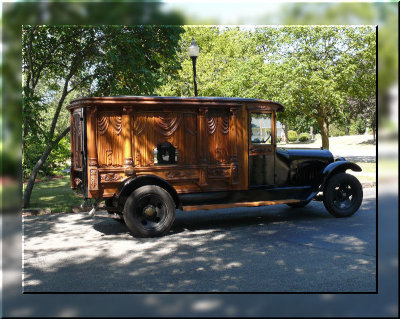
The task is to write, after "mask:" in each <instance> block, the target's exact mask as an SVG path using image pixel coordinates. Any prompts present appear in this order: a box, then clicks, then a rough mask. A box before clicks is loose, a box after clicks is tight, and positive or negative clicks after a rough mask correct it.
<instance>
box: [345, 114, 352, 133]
mask: <svg viewBox="0 0 400 319" xmlns="http://www.w3.org/2000/svg"><path fill="white" fill-rule="evenodd" d="M350 124H351V123H350V117H348V118H347V119H346V135H350Z"/></svg>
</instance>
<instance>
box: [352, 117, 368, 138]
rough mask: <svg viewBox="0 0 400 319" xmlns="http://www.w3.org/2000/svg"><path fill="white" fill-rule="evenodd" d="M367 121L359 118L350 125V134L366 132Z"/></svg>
mask: <svg viewBox="0 0 400 319" xmlns="http://www.w3.org/2000/svg"><path fill="white" fill-rule="evenodd" d="M365 127H366V123H365V120H362V119H357V120H355V121H354V122H353V123H352V124H351V126H350V134H351V135H354V134H364V132H365Z"/></svg>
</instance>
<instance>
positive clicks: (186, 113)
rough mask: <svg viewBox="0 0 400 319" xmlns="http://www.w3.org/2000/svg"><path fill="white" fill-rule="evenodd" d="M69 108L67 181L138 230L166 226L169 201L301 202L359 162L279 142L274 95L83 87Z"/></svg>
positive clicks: (171, 212)
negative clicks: (109, 91)
mask: <svg viewBox="0 0 400 319" xmlns="http://www.w3.org/2000/svg"><path fill="white" fill-rule="evenodd" d="M67 108H68V109H69V111H70V112H71V188H72V189H74V190H76V191H77V192H79V193H80V194H81V195H82V196H83V197H84V198H85V199H89V198H94V199H97V200H98V201H99V200H102V199H105V203H106V208H107V210H108V211H109V212H115V213H117V214H120V215H121V216H123V218H124V219H125V221H126V223H127V225H128V227H129V228H130V229H131V231H132V232H133V233H135V234H136V235H139V236H158V235H162V234H164V233H165V232H166V231H168V229H169V228H170V227H171V225H172V223H173V219H174V216H175V209H176V208H179V209H183V210H200V209H212V208H226V207H235V206H261V205H270V204H283V203H286V204H290V205H291V206H304V205H305V204H307V203H308V202H309V201H310V200H311V199H313V198H315V196H316V195H317V194H318V193H319V192H320V191H321V190H322V189H323V187H324V185H325V184H326V183H327V181H328V180H329V179H330V178H331V177H332V176H333V175H337V174H338V173H344V172H345V170H346V169H349V168H350V169H353V170H357V171H360V170H361V169H360V168H359V167H358V166H357V165H356V164H353V163H349V162H347V161H345V160H344V159H340V160H339V161H334V159H333V156H332V154H331V153H330V152H329V151H327V150H289V149H288V150H285V149H278V150H277V147H276V142H277V138H276V135H277V132H276V120H275V117H276V112H279V111H283V110H284V108H283V106H282V105H280V104H279V103H276V102H272V101H266V100H256V99H244V98H212V97H196V98H179V97H139V96H136V97H135V96H127V97H99V98H94V97H91V98H79V99H76V100H73V101H72V102H71V104H70V105H69V106H68V107H67ZM346 175H347V174H346ZM348 188H349V187H348ZM349 189H350V188H349ZM355 191H357V192H359V190H358V186H353V197H356V196H355V193H354V192H355ZM358 195H359V194H358ZM358 197H359V196H358ZM361 198H362V190H361ZM353 199H354V198H351V197H350V198H348V200H350V201H353ZM360 203H361V202H360ZM357 205H358V204H357ZM357 205H356V206H357ZM325 206H326V205H325ZM353 206H354V205H353ZM358 206H359V205H358ZM357 209H358V207H356V210H357ZM328 210H329V208H328ZM352 210H354V207H353V208H352ZM352 213H354V212H352Z"/></svg>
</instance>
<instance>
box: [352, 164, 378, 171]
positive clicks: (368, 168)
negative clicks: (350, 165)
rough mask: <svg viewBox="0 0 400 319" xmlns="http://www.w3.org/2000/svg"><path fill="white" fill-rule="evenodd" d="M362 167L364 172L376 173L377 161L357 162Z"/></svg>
mask: <svg viewBox="0 0 400 319" xmlns="http://www.w3.org/2000/svg"><path fill="white" fill-rule="evenodd" d="M356 164H357V165H359V166H360V167H361V169H362V172H363V173H376V163H362V162H356Z"/></svg>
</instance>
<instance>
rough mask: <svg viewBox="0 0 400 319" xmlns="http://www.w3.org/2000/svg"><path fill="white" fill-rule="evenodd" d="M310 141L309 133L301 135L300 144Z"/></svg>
mask: <svg viewBox="0 0 400 319" xmlns="http://www.w3.org/2000/svg"><path fill="white" fill-rule="evenodd" d="M309 139H310V136H309V135H308V133H301V134H300V135H299V141H300V142H307V141H308V140H309Z"/></svg>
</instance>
